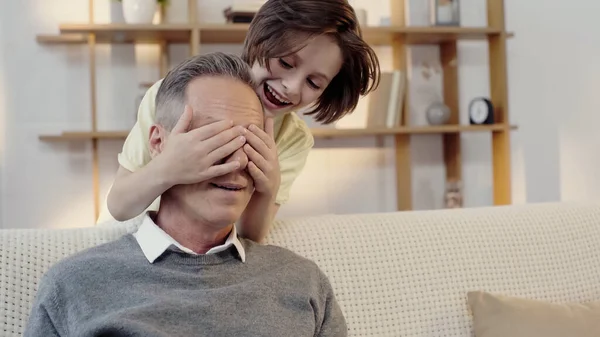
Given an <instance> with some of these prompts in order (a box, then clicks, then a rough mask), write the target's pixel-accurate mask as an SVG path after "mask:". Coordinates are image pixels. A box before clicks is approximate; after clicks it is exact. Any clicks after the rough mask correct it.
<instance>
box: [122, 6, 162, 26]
mask: <svg viewBox="0 0 600 337" xmlns="http://www.w3.org/2000/svg"><path fill="white" fill-rule="evenodd" d="M117 1H119V2H121V3H123V17H124V18H125V22H127V23H131V24H148V23H152V19H154V15H155V14H156V9H157V8H158V5H161V6H164V5H165V4H166V3H167V0H117Z"/></svg>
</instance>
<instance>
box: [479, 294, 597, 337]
mask: <svg viewBox="0 0 600 337" xmlns="http://www.w3.org/2000/svg"><path fill="white" fill-rule="evenodd" d="M467 298H468V303H469V307H470V308H471V312H472V313H473V328H474V332H475V337H508V336H510V337H538V336H539V337H567V336H568V337H598V336H600V301H597V302H592V303H565V304H558V303H548V302H544V301H539V300H532V299H525V298H518V297H510V296H504V295H495V294H490V293H487V292H483V291H472V292H469V293H468V294H467Z"/></svg>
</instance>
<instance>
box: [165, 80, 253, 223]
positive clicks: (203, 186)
mask: <svg viewBox="0 0 600 337" xmlns="http://www.w3.org/2000/svg"><path fill="white" fill-rule="evenodd" d="M186 95H187V104H188V105H189V106H190V107H191V108H192V110H193V112H194V114H193V115H194V117H193V119H192V125H191V127H190V130H193V129H196V128H199V127H201V126H203V125H207V124H211V123H214V122H218V121H221V120H231V121H233V125H234V126H244V127H246V128H247V127H249V126H250V125H251V124H254V125H256V126H258V127H260V128H263V125H264V121H263V118H264V117H263V115H264V113H263V110H262V106H261V104H260V100H259V99H258V97H257V96H256V93H255V92H254V91H253V89H252V88H251V87H249V86H248V85H246V84H243V83H242V82H240V81H238V80H235V79H231V78H226V77H200V78H197V79H195V80H193V81H192V82H190V84H189V85H188V87H187V91H186ZM171 136H172V135H170V134H168V135H167V136H166V139H165V142H168V141H169V138H170V137H171ZM234 158H235V159H238V160H239V161H240V164H241V165H240V168H239V169H238V170H236V171H234V172H232V173H229V174H227V175H225V176H221V177H217V178H214V179H211V180H208V181H203V182H201V183H197V184H190V185H177V186H174V187H172V188H171V189H170V190H169V191H167V192H166V194H165V195H163V198H164V197H168V198H172V201H173V202H175V203H177V205H178V207H179V208H180V209H181V210H182V211H183V212H184V213H185V215H186V216H191V217H193V218H194V220H198V221H203V222H205V223H207V224H210V225H213V226H215V227H218V228H222V227H225V226H227V225H231V224H232V223H234V222H236V221H237V220H238V219H239V218H240V216H241V214H242V212H243V211H244V209H245V208H246V206H247V204H248V202H249V201H250V197H251V196H252V193H253V190H254V182H253V181H252V179H251V177H250V175H249V174H248V171H247V169H246V168H247V164H248V157H247V155H246V153H245V152H244V151H243V149H242V148H239V149H238V150H237V151H236V152H234V153H233V154H232V155H231V156H229V157H227V158H226V159H225V160H224V162H228V161H232V160H234Z"/></svg>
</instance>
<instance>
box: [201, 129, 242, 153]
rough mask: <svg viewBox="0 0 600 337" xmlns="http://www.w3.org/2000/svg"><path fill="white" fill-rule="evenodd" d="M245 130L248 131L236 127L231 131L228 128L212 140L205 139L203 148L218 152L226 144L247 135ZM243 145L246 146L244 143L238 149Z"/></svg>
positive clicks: (211, 138)
mask: <svg viewBox="0 0 600 337" xmlns="http://www.w3.org/2000/svg"><path fill="white" fill-rule="evenodd" d="M244 130H246V129H245V128H244V127H242V126H236V127H233V128H229V129H227V128H226V129H225V130H224V131H221V132H219V133H217V134H216V135H214V136H212V137H210V138H207V139H204V140H203V142H202V143H203V146H204V147H205V149H206V150H207V151H208V152H212V151H216V150H217V149H219V148H220V147H222V146H225V144H227V143H229V142H230V141H232V140H234V139H236V138H237V137H242V136H244V135H245V134H246V133H247V132H245V131H244ZM194 131H195V130H194ZM245 142H246V141H245V138H244V143H245ZM242 145H244V144H243V143H242V144H241V145H240V146H238V148H240V147H242Z"/></svg>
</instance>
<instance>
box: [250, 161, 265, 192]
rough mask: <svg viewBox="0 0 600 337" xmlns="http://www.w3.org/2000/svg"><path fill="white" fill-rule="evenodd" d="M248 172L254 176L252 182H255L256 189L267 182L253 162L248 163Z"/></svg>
mask: <svg viewBox="0 0 600 337" xmlns="http://www.w3.org/2000/svg"><path fill="white" fill-rule="evenodd" d="M248 172H249V173H250V175H251V176H252V180H254V186H255V187H256V185H264V184H265V182H266V181H267V177H266V176H265V174H264V173H263V172H262V171H261V170H260V169H259V168H258V166H256V164H254V162H252V161H249V162H248Z"/></svg>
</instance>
